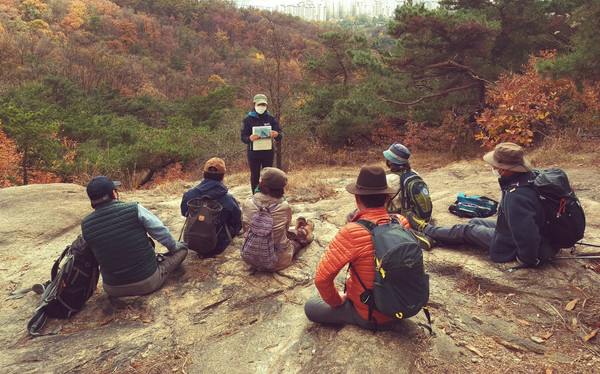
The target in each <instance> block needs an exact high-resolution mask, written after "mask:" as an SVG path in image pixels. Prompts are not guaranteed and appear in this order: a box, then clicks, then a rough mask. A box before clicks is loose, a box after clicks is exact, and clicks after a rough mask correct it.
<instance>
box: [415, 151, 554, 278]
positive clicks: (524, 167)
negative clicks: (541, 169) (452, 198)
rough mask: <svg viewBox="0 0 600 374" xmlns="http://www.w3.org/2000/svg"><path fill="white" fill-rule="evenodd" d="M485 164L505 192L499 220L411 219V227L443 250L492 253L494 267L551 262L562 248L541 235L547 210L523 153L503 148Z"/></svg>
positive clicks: (485, 157) (529, 164) (489, 156)
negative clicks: (439, 222) (438, 222)
mask: <svg viewBox="0 0 600 374" xmlns="http://www.w3.org/2000/svg"><path fill="white" fill-rule="evenodd" d="M483 160H484V161H485V162H486V163H488V164H489V165H491V166H492V173H493V174H494V176H495V177H496V178H498V182H499V183H500V188H501V189H502V199H501V200H500V205H499V209H498V218H497V219H483V218H473V219H471V220H469V221H468V222H467V223H462V224H458V225H454V226H434V225H431V224H427V223H426V222H424V221H423V220H420V219H418V218H417V217H415V216H414V215H411V214H408V216H407V218H408V220H409V222H410V226H411V228H412V229H415V230H419V231H421V232H423V234H425V236H428V237H430V238H432V239H433V240H435V241H437V242H439V243H441V244H444V245H454V244H470V245H472V246H475V247H477V248H480V249H483V250H486V251H489V252H490V258H491V259H492V261H494V262H511V261H519V262H521V263H523V264H524V265H526V266H530V265H537V264H538V263H540V262H542V261H547V260H548V259H550V258H551V257H552V256H554V255H555V254H556V253H557V252H558V250H559V248H558V247H557V246H556V245H554V244H552V243H551V242H550V241H549V240H548V238H547V237H546V236H545V235H544V232H543V230H542V228H543V227H544V223H545V214H544V209H543V207H542V205H541V203H540V202H539V200H538V196H537V193H536V192H535V191H534V189H533V188H531V184H530V181H531V180H533V179H534V177H535V175H534V173H533V172H532V171H531V168H532V167H531V163H530V162H529V161H528V160H527V159H526V158H525V157H524V154H523V148H522V147H521V146H519V145H518V144H514V143H500V144H498V145H497V146H496V147H495V149H494V150H493V151H490V152H488V153H486V154H485V155H484V156H483Z"/></svg>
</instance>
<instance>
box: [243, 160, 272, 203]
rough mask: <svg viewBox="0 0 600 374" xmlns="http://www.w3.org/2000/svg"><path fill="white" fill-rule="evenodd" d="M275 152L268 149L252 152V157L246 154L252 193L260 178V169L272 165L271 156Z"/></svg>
mask: <svg viewBox="0 0 600 374" xmlns="http://www.w3.org/2000/svg"><path fill="white" fill-rule="evenodd" d="M274 157H275V153H274V152H272V151H270V152H268V151H259V152H253V153H252V157H250V156H248V165H249V166H250V185H251V186H252V193H253V194H254V190H255V189H256V186H258V182H259V180H260V171H261V170H262V168H265V167H270V166H273V158H274Z"/></svg>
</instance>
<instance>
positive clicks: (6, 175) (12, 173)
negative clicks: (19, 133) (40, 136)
mask: <svg viewBox="0 0 600 374" xmlns="http://www.w3.org/2000/svg"><path fill="white" fill-rule="evenodd" d="M20 161H21V155H20V154H19V153H18V152H17V150H16V147H15V142H13V141H12V140H11V139H9V138H7V137H6V135H5V134H4V132H2V120H0V187H9V186H14V185H16V184H17V181H18V174H19V167H18V165H19V162H20Z"/></svg>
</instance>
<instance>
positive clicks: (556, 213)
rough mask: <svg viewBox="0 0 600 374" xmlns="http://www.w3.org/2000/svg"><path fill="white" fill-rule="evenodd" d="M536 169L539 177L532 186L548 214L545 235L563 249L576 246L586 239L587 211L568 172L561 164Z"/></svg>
mask: <svg viewBox="0 0 600 374" xmlns="http://www.w3.org/2000/svg"><path fill="white" fill-rule="evenodd" d="M532 171H533V173H534V174H535V178H534V179H533V180H531V181H529V182H528V185H529V186H531V187H532V188H533V189H534V190H535V191H536V193H537V195H538V198H539V201H540V203H541V204H542V207H543V208H544V213H545V217H546V224H545V227H544V228H543V229H542V234H543V235H544V236H546V237H547V238H549V240H550V242H551V243H553V244H555V245H556V246H558V247H559V248H571V247H573V246H574V245H575V244H576V243H577V242H578V241H579V240H581V239H582V238H583V234H584V231H585V214H584V212H583V208H582V207H581V203H580V202H579V199H578V198H577V196H576V195H575V192H574V191H573V189H572V188H571V185H570V184H569V178H568V177H567V174H566V173H565V172H564V171H563V170H561V169H559V168H557V167H553V168H552V169H549V170H541V169H532Z"/></svg>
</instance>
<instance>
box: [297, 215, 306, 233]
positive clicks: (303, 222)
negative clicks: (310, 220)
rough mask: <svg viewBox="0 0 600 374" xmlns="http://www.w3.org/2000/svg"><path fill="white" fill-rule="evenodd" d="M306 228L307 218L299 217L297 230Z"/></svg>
mask: <svg viewBox="0 0 600 374" xmlns="http://www.w3.org/2000/svg"><path fill="white" fill-rule="evenodd" d="M304 226H306V218H304V217H298V219H297V220H296V230H298V229H299V228H301V227H304Z"/></svg>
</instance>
